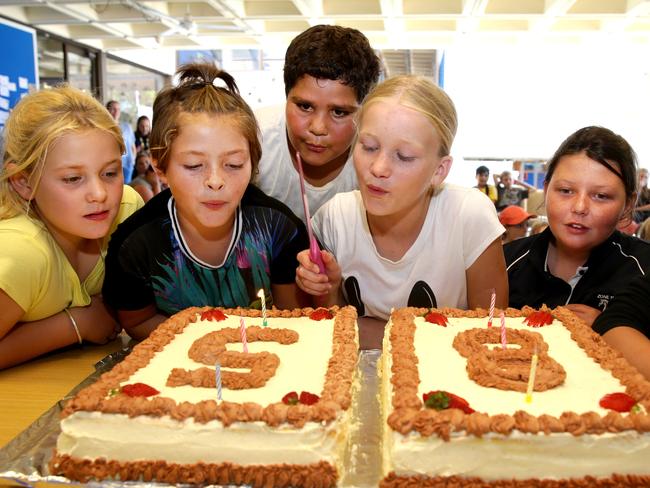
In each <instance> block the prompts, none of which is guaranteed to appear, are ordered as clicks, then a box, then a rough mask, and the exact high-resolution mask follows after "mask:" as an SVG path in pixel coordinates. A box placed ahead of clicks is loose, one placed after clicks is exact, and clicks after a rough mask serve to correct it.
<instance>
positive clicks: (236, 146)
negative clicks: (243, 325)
mask: <svg viewBox="0 0 650 488" xmlns="http://www.w3.org/2000/svg"><path fill="white" fill-rule="evenodd" d="M178 74H179V75H180V81H179V85H178V86H177V87H170V88H165V89H164V90H162V91H161V92H160V93H159V94H158V95H157V96H156V100H155V102H154V107H153V129H152V131H151V136H150V144H151V153H152V159H153V164H154V166H155V168H156V170H157V172H158V174H159V176H160V179H161V181H162V182H163V183H165V184H167V185H168V186H169V189H167V190H164V191H163V192H161V193H159V194H158V195H156V196H155V197H153V198H152V199H151V200H149V202H147V204H146V205H145V206H144V208H143V209H142V211H140V212H138V213H136V214H135V215H133V217H132V218H131V219H129V220H128V221H127V222H125V223H124V225H122V226H120V228H119V229H118V231H117V233H116V234H115V236H114V237H113V239H111V245H110V247H109V252H108V256H107V259H106V267H107V273H106V283H105V284H104V298H105V300H106V301H107V303H109V304H111V305H112V306H113V307H114V308H115V309H116V310H117V312H118V318H119V320H120V323H121V324H122V325H123V326H124V328H125V329H126V331H127V332H128V333H129V335H131V336H132V337H134V338H136V339H141V338H144V337H146V336H147V335H149V333H150V332H151V331H152V330H153V329H155V328H156V327H157V326H158V324H160V323H161V322H162V321H164V320H165V319H166V318H167V316H169V315H172V314H174V313H176V312H178V311H180V310H183V309H185V308H187V307H191V306H204V305H210V306H225V307H237V306H241V307H250V306H251V305H252V304H253V303H254V302H257V301H258V297H257V293H258V292H259V290H263V291H262V292H263V293H265V294H266V296H267V300H272V301H269V302H268V303H267V304H266V305H267V306H269V307H270V306H271V305H272V304H274V305H276V306H277V307H279V308H294V307H297V306H302V305H306V304H307V300H306V298H307V297H306V296H305V295H304V294H303V293H302V292H301V291H300V290H299V289H298V288H297V287H296V284H295V269H296V265H297V261H296V254H297V253H298V251H299V250H300V249H304V248H305V247H306V246H307V245H308V240H307V233H306V230H305V226H304V224H303V223H302V222H301V221H300V220H299V219H298V218H297V217H296V216H295V215H294V214H293V213H292V212H291V211H290V210H289V209H288V208H287V207H286V206H285V205H283V204H282V203H280V202H278V201H277V200H275V199H272V198H270V197H268V196H266V195H265V194H263V193H262V192H261V191H260V190H258V189H257V188H255V187H254V186H252V185H250V180H251V176H252V175H253V174H254V173H255V171H256V168H257V163H258V161H259V159H260V153H261V148H260V142H259V139H258V128H257V122H256V121H255V117H254V116H253V113H252V111H251V109H250V108H249V106H248V105H247V104H246V102H245V101H244V100H243V99H242V98H241V97H240V96H239V93H238V90H237V85H236V84H235V81H234V80H233V78H232V77H231V76H230V75H229V74H228V73H226V72H224V71H220V70H219V69H217V68H216V67H215V66H213V65H209V64H192V65H186V66H182V67H181V68H180V69H179V73H178Z"/></svg>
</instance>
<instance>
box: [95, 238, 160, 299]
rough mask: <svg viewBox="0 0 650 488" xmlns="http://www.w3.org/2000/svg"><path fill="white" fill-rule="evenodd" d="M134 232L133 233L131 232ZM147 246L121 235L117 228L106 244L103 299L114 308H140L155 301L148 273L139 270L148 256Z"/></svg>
mask: <svg viewBox="0 0 650 488" xmlns="http://www.w3.org/2000/svg"><path fill="white" fill-rule="evenodd" d="M134 234H135V233H134ZM147 254H148V251H147V249H146V247H144V246H142V245H141V240H140V239H138V238H136V237H135V236H134V235H131V236H128V237H126V238H123V236H120V235H119V229H118V232H117V233H116V235H115V236H114V238H112V239H111V241H110V243H109V245H108V253H107V254H106V275H105V278H104V286H103V288H102V297H103V299H104V301H105V302H106V303H107V304H108V305H109V306H110V307H112V308H114V309H116V310H140V309H141V308H144V307H146V306H147V305H151V304H154V303H155V301H156V299H155V296H154V293H153V289H152V284H151V280H150V278H149V273H146V272H142V269H143V267H144V266H146V265H145V263H146V262H148V257H147V256H146V255H147Z"/></svg>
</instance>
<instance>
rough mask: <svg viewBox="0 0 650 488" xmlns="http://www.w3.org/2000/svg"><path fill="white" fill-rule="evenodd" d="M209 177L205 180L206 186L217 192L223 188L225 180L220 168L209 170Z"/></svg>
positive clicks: (214, 167) (210, 168)
mask: <svg viewBox="0 0 650 488" xmlns="http://www.w3.org/2000/svg"><path fill="white" fill-rule="evenodd" d="M207 172H208V173H207V175H206V178H205V186H207V187H208V188H210V190H212V191H217V190H220V189H221V188H223V185H224V179H223V177H222V175H221V172H220V171H219V168H218V167H216V166H213V167H209V168H207Z"/></svg>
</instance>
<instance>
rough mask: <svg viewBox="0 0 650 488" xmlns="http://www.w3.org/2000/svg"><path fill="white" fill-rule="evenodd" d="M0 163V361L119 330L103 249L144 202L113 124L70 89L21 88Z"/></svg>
mask: <svg viewBox="0 0 650 488" xmlns="http://www.w3.org/2000/svg"><path fill="white" fill-rule="evenodd" d="M4 137H5V150H4V153H3V158H2V163H3V164H2V167H1V169H0V242H1V243H2V252H0V310H2V313H0V368H7V367H9V366H12V365H15V364H18V363H21V362H24V361H27V360H29V359H32V358H35V357H37V356H39V355H41V354H44V353H46V352H49V351H53V350H55V349H59V348H61V347H64V346H69V345H71V344H76V343H81V342H82V341H87V342H92V343H97V344H101V343H105V342H107V341H108V340H110V339H111V338H113V337H115V335H116V334H117V333H118V332H119V330H120V328H119V326H118V324H117V322H116V321H115V319H114V318H113V316H112V314H111V313H110V312H109V310H108V309H107V308H106V306H105V305H104V303H103V301H102V298H101V294H100V292H101V287H102V282H103V280H104V254H105V252H106V247H107V244H108V239H109V237H110V235H111V233H112V232H113V230H114V229H115V228H116V227H117V224H118V223H120V222H122V221H123V220H124V219H126V217H127V216H129V215H130V214H131V213H133V212H134V211H135V210H136V209H137V208H139V207H141V206H142V200H141V199H140V197H139V196H138V195H137V193H136V192H135V191H133V189H131V188H128V187H124V185H123V181H122V161H121V155H122V152H123V150H124V143H123V141H122V135H121V133H120V129H119V127H118V126H117V125H116V124H115V121H114V120H113V119H112V118H111V116H110V115H109V114H108V113H107V112H106V110H105V109H104V107H103V106H102V105H101V103H99V102H98V101H97V100H95V99H93V98H92V97H91V96H90V95H88V94H86V93H83V92H82V91H80V90H77V89H76V88H72V87H69V86H61V87H57V88H51V89H47V90H42V91H38V92H35V93H32V94H30V95H27V96H26V97H25V98H23V99H22V100H21V101H20V102H19V103H18V104H17V105H16V107H15V108H14V109H13V111H12V112H11V115H10V116H9V118H8V120H7V125H6V127H5V129H4Z"/></svg>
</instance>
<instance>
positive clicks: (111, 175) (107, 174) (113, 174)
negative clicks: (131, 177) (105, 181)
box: [104, 169, 120, 178]
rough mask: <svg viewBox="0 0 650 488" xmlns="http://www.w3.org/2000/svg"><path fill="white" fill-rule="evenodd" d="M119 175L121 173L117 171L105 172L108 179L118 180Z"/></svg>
mask: <svg viewBox="0 0 650 488" xmlns="http://www.w3.org/2000/svg"><path fill="white" fill-rule="evenodd" d="M119 174H120V172H118V171H117V170H115V169H109V170H107V171H105V172H104V176H106V177H107V178H116V177H117V176H119Z"/></svg>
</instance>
